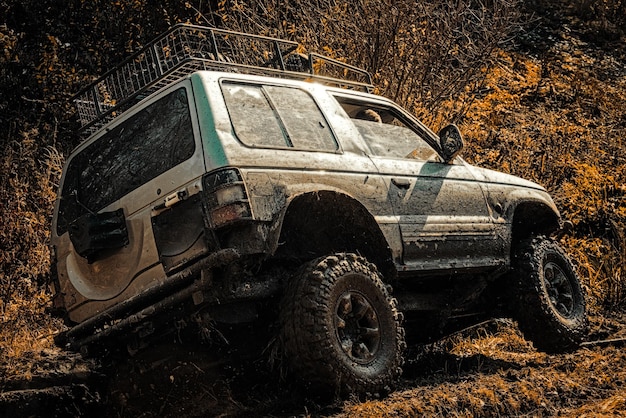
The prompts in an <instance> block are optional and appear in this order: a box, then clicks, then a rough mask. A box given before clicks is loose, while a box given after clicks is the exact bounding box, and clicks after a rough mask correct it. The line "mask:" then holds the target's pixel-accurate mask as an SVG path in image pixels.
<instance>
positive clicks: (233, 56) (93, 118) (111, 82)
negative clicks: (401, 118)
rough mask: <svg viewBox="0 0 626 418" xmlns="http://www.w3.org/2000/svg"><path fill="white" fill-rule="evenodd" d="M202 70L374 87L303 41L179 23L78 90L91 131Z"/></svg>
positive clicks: (84, 123)
mask: <svg viewBox="0 0 626 418" xmlns="http://www.w3.org/2000/svg"><path fill="white" fill-rule="evenodd" d="M199 70H216V71H229V72H237V73H246V74H257V75H269V76H274V77H283V78H292V79H300V80H314V81H318V82H320V83H324V84H327V85H331V86H337V87H343V88H350V89H357V90H363V91H370V90H371V89H372V88H373V86H372V79H371V76H370V74H369V73H368V72H367V71H365V70H362V69H360V68H357V67H354V66H351V65H348V64H345V63H343V62H341V61H338V60H335V59H332V58H328V57H325V56H323V55H319V54H315V53H310V54H308V55H307V54H304V53H302V48H301V47H300V46H299V44H298V43H296V42H292V41H286V40H281V39H275V38H270V37H266V36H259V35H251V34H246V33H240V32H233V31H228V30H221V29H213V28H209V27H204V26H196V25H188V24H178V25H176V26H173V27H172V28H171V29H169V30H168V31H167V32H165V33H163V34H162V35H160V36H159V37H157V38H156V39H154V40H153V41H151V42H150V43H148V45H146V46H145V47H144V48H143V49H141V50H140V51H139V52H137V53H135V54H134V55H132V56H131V57H129V58H128V59H126V60H125V61H123V62H122V63H121V64H119V65H117V66H116V67H115V68H113V69H111V70H110V71H108V72H107V73H105V74H104V75H103V76H102V77H100V78H98V79H97V80H96V81H94V82H93V83H92V84H90V85H89V86H88V87H86V88H85V89H83V90H81V91H80V92H79V93H78V94H76V96H74V103H75V105H76V108H77V111H78V117H79V120H80V123H81V128H80V132H81V133H82V134H83V135H84V136H89V135H91V134H93V133H94V132H96V131H97V130H98V129H100V128H101V127H102V126H104V125H105V124H106V123H108V122H109V121H111V120H113V119H114V118H115V117H116V116H119V115H120V114H122V113H123V112H124V111H125V110H127V109H129V108H130V107H131V106H132V105H134V104H135V103H137V102H138V101H140V100H141V99H143V98H145V97H147V96H149V95H150V94H152V93H154V92H156V91H158V90H160V89H161V88H163V87H165V86H167V85H169V84H171V83H173V82H175V81H177V80H179V79H180V78H182V77H184V76H185V75H187V74H190V73H193V72H195V71H199Z"/></svg>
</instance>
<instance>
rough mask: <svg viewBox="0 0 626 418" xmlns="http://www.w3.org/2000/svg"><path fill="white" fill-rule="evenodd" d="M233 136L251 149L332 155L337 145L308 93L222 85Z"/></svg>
mask: <svg viewBox="0 0 626 418" xmlns="http://www.w3.org/2000/svg"><path fill="white" fill-rule="evenodd" d="M222 91H223V93H224V99H225V101H226V107H227V108H228V113H229V115H230V118H231V121H232V124H233V128H234V130H235V135H237V138H239V140H240V141H241V142H243V143H244V144H246V145H248V146H253V147H269V148H296V149H301V150H315V151H335V150H337V148H338V147H337V142H336V141H335V138H334V136H333V134H332V132H331V130H330V127H329V126H328V123H327V122H326V119H324V116H323V115H322V112H321V111H320V109H319V107H317V104H315V101H314V100H313V98H312V97H311V96H309V94H308V93H306V92H305V91H303V90H300V89H297V88H292V87H278V86H260V85H247V84H238V83H231V82H224V83H222Z"/></svg>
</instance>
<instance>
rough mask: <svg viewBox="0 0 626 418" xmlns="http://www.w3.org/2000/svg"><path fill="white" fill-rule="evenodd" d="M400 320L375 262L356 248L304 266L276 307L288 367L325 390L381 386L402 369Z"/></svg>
mask: <svg viewBox="0 0 626 418" xmlns="http://www.w3.org/2000/svg"><path fill="white" fill-rule="evenodd" d="M400 322H401V314H400V313H398V311H397V309H396V301H395V299H393V298H392V297H391V296H390V295H389V292H388V290H387V287H386V286H385V284H384V283H383V282H382V280H381V278H380V276H379V274H378V272H377V270H376V267H375V266H374V265H373V264H371V263H369V262H368V261H367V260H366V259H365V258H363V257H359V256H357V255H355V254H336V255H332V256H328V257H322V258H319V259H317V260H314V261H312V262H310V263H307V264H306V265H304V266H303V268H302V269H301V270H300V272H299V274H298V275H297V276H296V277H294V278H293V279H292V280H291V282H290V283H289V284H288V286H287V289H286V291H285V295H284V298H283V303H282V306H281V324H282V341H283V347H284V351H285V354H286V356H287V360H288V363H289V365H290V369H291V371H292V372H294V373H295V374H296V377H298V378H299V379H300V380H303V381H304V382H305V383H306V384H308V385H310V386H312V387H313V388H317V389H321V390H323V391H326V392H328V391H329V390H330V391H332V392H342V393H349V392H355V393H366V392H371V393H373V392H378V391H381V390H388V389H389V387H390V386H391V385H392V384H393V383H394V381H395V380H396V379H397V378H398V376H399V375H400V373H401V372H402V371H401V369H400V367H401V365H402V362H403V359H402V355H403V351H404V349H405V347H406V344H405V342H404V329H403V328H402V326H401V324H400Z"/></svg>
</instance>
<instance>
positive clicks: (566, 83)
mask: <svg viewBox="0 0 626 418" xmlns="http://www.w3.org/2000/svg"><path fill="white" fill-rule="evenodd" d="M70 3H71V4H72V5H73V6H77V4H78V3H77V2H70ZM74 3H76V4H74ZM118 3H119V2H118ZM527 3H528V4H527V5H528V7H529V10H530V12H534V15H533V16H534V19H536V20H534V23H532V24H530V25H528V27H527V29H526V30H525V32H523V33H522V34H520V35H519V37H518V38H517V40H516V45H517V46H516V48H511V47H507V48H505V49H502V50H500V51H499V55H498V56H499V64H498V65H497V66H496V67H494V68H493V69H492V70H491V71H490V72H489V74H487V83H486V85H485V86H484V88H483V89H482V90H481V91H480V92H479V94H478V95H477V96H475V100H474V101H473V102H472V103H471V106H470V107H469V111H468V112H467V114H466V115H465V117H464V118H463V119H462V120H460V121H459V124H460V126H461V128H462V130H463V132H464V134H465V136H466V139H467V142H468V148H469V149H468V150H467V151H466V152H465V156H466V157H467V159H468V160H470V161H472V162H475V163H477V164H480V165H482V166H488V167H493V168H496V169H499V170H504V171H508V172H511V173H514V174H517V175H521V176H523V177H526V178H529V179H532V180H536V181H539V182H541V183H542V184H545V185H546V186H547V187H548V188H549V189H550V191H551V192H552V193H553V194H554V196H555V197H556V200H557V204H558V205H559V207H560V208H561V209H562V210H563V213H564V215H565V216H566V217H567V218H568V219H571V220H572V221H573V222H574V231H573V234H572V235H571V236H569V237H566V238H564V239H563V243H564V244H565V245H566V246H567V248H568V250H569V251H570V253H571V254H572V255H573V257H574V258H575V259H576V260H577V263H578V269H579V271H580V272H581V275H582V277H583V280H584V283H585V286H586V289H587V293H588V300H589V304H590V308H591V312H592V317H591V324H592V327H591V333H590V336H589V339H590V340H607V339H617V341H616V342H613V343H610V344H606V345H604V344H600V345H589V346H587V347H584V348H581V349H580V350H578V351H576V352H573V353H569V354H564V355H546V354H543V353H539V352H537V351H536V350H534V348H533V347H532V346H531V345H529V344H528V343H527V342H526V341H525V340H523V338H522V337H521V336H520V334H519V331H518V330H517V328H516V327H515V324H512V323H510V322H507V321H498V322H490V323H486V324H483V325H481V326H478V327H475V328H472V329H469V330H466V331H464V332H462V333H459V334H457V335H454V336H452V337H449V338H446V339H444V340H443V341H441V342H439V343H437V344H435V345H432V346H426V347H413V348H412V349H411V350H410V351H409V353H408V354H407V364H406V365H405V367H404V370H405V373H404V376H403V378H402V380H401V382H400V383H399V386H398V388H397V390H396V391H395V392H393V393H391V394H387V395H386V394H380V396H378V397H373V399H349V400H336V401H334V402H321V401H319V400H316V399H312V398H310V397H309V396H308V394H307V393H306V391H303V390H301V389H299V388H297V387H293V385H292V384H291V382H286V381H282V380H281V379H280V378H278V377H277V375H278V374H279V373H278V370H279V369H280V367H279V365H277V366H276V367H275V370H273V371H270V370H269V367H268V366H267V361H268V359H267V356H252V357H250V356H248V355H247V353H241V352H238V351H236V350H234V349H233V348H231V347H227V346H207V345H201V344H198V343H196V342H187V343H186V344H178V343H175V342H172V341H166V342H164V343H163V344H162V345H159V346H156V347H153V348H151V349H149V350H147V351H145V352H143V353H141V355H138V356H135V357H132V358H130V359H121V360H120V359H117V360H116V359H114V358H111V357H109V358H107V359H105V360H104V361H101V362H94V361H86V360H84V359H82V358H81V357H80V356H78V355H73V354H68V353H63V352H61V351H60V350H59V349H57V348H53V347H52V344H51V333H52V332H55V331H56V330H58V329H60V328H61V327H62V326H61V325H60V324H59V322H56V321H54V320H52V319H51V318H50V317H49V315H48V314H47V313H46V311H45V308H46V306H47V305H48V304H49V294H47V293H46V291H45V289H44V288H43V287H40V286H39V285H40V284H41V283H43V282H45V277H46V275H47V272H46V271H45V268H43V267H41V266H44V267H45V266H46V263H45V262H44V261H41V260H43V259H45V258H46V257H47V254H45V252H41V253H39V252H37V251H33V250H32V249H31V248H40V247H42V246H43V248H45V239H46V234H45V232H42V231H45V227H46V226H47V225H46V222H47V220H46V217H47V212H46V210H47V209H39V210H38V211H36V212H33V213H35V214H36V216H35V215H33V216H32V217H24V216H21V217H20V219H19V222H21V224H20V225H21V227H20V231H22V232H21V233H20V234H21V235H18V236H12V237H8V238H11V241H9V240H8V238H7V237H4V236H3V237H2V238H3V241H2V243H3V244H2V245H3V247H2V248H1V249H2V251H3V253H2V257H4V258H7V259H8V258H11V259H13V260H16V259H20V260H21V259H24V257H23V256H21V255H20V254H21V253H20V251H22V252H25V253H29V256H30V257H31V258H32V259H34V261H32V263H33V264H32V265H27V264H20V263H16V262H14V263H13V264H12V267H11V270H10V271H9V270H8V269H7V270H6V271H2V275H3V278H4V274H7V275H8V274H9V273H10V274H12V275H13V276H12V277H20V278H22V277H28V278H29V279H28V280H29V281H28V283H24V282H25V281H26V279H24V280H23V281H22V282H21V284H20V286H24V287H23V289H26V290H28V289H31V290H28V291H29V292H30V293H26V294H28V295H31V297H28V298H24V299H25V300H24V301H23V302H22V303H21V304H20V305H19V308H12V307H11V306H13V305H9V304H8V303H7V302H6V301H4V300H3V305H2V309H1V312H2V315H3V326H4V327H5V329H11V335H5V334H3V335H2V336H1V338H0V340H1V341H2V344H0V376H2V377H1V378H0V391H1V392H2V393H0V416H31V415H35V416H37V415H40V416H41V415H46V416H54V415H56V416H79V415H89V416H98V415H100V416H128V417H130V416H144V417H152V416H155V417H156V416H159V417H161V416H178V417H180V416H255V415H256V416H341V417H343V416H359V417H360V416H371V417H374V416H375V417H380V416H416V415H417V416H419V415H427V416H442V417H443V416H446V417H448V416H459V417H461V416H462V417H465V416H467V417H469V416H594V417H595V416H624V415H626V393H625V392H624V389H623V387H624V385H626V354H624V353H625V351H624V349H623V347H622V342H621V340H620V338H623V337H626V317H625V316H624V314H622V313H621V312H622V311H623V309H624V305H623V304H624V291H625V289H626V286H624V283H625V281H624V279H623V278H622V275H623V274H624V271H626V265H625V264H624V260H625V259H626V244H625V243H624V220H625V219H626V207H625V205H624V202H625V194H626V186H625V181H626V171H625V170H626V147H625V146H624V143H623V138H624V136H625V134H626V40H625V38H624V36H623V33H624V28H621V29H620V28H619V27H617V28H616V27H613V26H611V24H612V23H611V21H607V20H606V19H604V21H603V20H602V19H601V18H600V17H602V16H600V17H599V18H598V19H597V21H596V20H592V21H591V23H589V22H588V21H586V20H584V19H582V20H581V18H580V16H581V13H582V14H583V15H584V12H585V10H584V9H583V7H582V4H583V3H585V2H555V3H554V4H555V5H556V4H557V3H559V4H560V5H561V6H563V5H564V4H567V5H569V6H568V7H570V9H567V10H566V9H562V10H561V9H559V6H558V5H557V6H552V7H547V6H545V5H543V6H542V2H539V1H536V2H527ZM604 3H606V2H604ZM168 4H169V3H168ZM5 6H6V4H5V2H0V7H5ZM73 6H72V7H73ZM574 6H578V7H580V10H574V9H572V8H574ZM7 7H8V6H7ZM72 7H68V10H74V9H72ZM563 7H565V6H563ZM13 10H14V9H13ZM618 10H622V11H623V9H618ZM53 12H54V10H53ZM56 12H58V13H62V12H61V11H58V10H56ZM155 13H156V12H155ZM159 13H160V12H159ZM589 13H591V10H590V11H589ZM23 15H24V16H26V17H32V16H33V13H30V14H29V13H27V12H26V11H23ZM155 19H156V18H155ZM131 21H132V20H131ZM607 22H608V23H607ZM621 22H623V19H622V20H621ZM132 23H133V24H137V22H132ZM59 24H60V23H59V22H55V21H53V20H50V19H48V18H46V19H43V18H41V20H40V21H31V20H25V21H24V22H23V25H24V26H28V27H29V28H30V30H34V29H33V28H35V27H37V26H38V25H40V26H42V27H45V26H46V25H53V26H54V25H59ZM594 25H596V26H594ZM603 25H604V26H603ZM95 26H96V27H97V28H98V30H102V31H103V34H105V33H108V32H115V30H116V28H113V27H100V26H98V25H97V24H95ZM131 26H132V25H131ZM88 27H89V24H88V23H85V24H84V26H83V27H74V28H73V29H74V30H75V31H76V32H81V31H85V30H87V28H88ZM132 27H133V28H135V27H138V26H132ZM598 28H599V29H598ZM0 29H3V30H2V33H3V35H2V36H3V39H2V42H3V46H4V47H5V48H4V51H3V53H4V54H5V56H8V55H10V54H11V53H12V50H11V48H10V46H11V45H13V44H12V43H11V42H13V40H14V41H15V44H17V37H18V36H17V35H16V34H13V35H11V34H10V31H9V30H4V29H6V28H0ZM118 29H119V28H118ZM47 30H52V29H51V28H49V27H47ZM137 30H140V29H137ZM107 31H108V32H107ZM118 36H119V35H118ZM12 37H13V38H15V39H13V38H12ZM44 41H45V39H44V38H41V39H40V40H39V41H38V42H40V43H39V47H41V48H43V49H45V51H43V52H44V58H45V60H43V61H41V62H39V63H38V64H39V65H38V67H37V68H34V67H35V65H33V68H28V69H27V70H28V71H32V72H33V73H31V74H35V73H36V74H37V75H38V76H40V77H42V79H45V80H46V81H45V83H44V85H38V86H39V87H41V88H42V89H43V90H44V91H45V94H44V95H41V94H40V92H37V91H35V90H36V89H35V88H34V87H32V86H31V87H28V88H27V89H25V90H19V89H14V90H15V91H13V90H12V91H11V92H10V94H9V93H3V94H4V97H5V98H7V97H10V99H11V103H13V105H9V104H8V102H7V101H6V100H5V101H2V103H0V104H1V106H0V110H2V112H3V116H0V121H1V122H2V124H3V126H2V128H3V130H2V132H3V133H4V132H7V137H6V138H9V137H11V138H16V137H17V136H18V132H19V141H18V140H17V139H12V140H11V141H9V140H8V139H6V138H5V137H2V138H0V139H2V141H3V144H2V145H3V150H4V151H5V152H4V156H3V157H4V159H3V169H5V168H6V167H9V165H10V167H9V169H7V170H8V171H10V172H11V173H13V174H11V175H10V176H7V177H4V178H3V179H2V180H3V185H2V187H3V189H2V190H0V192H2V193H0V197H2V199H1V200H2V201H3V202H7V203H6V207H5V210H6V211H7V212H8V211H9V210H15V211H16V213H17V210H18V209H20V210H21V209H22V208H24V207H26V206H27V205H32V202H31V201H27V199H29V198H32V195H31V196H30V197H28V196H23V195H21V194H17V195H15V193H11V194H10V193H8V192H7V190H31V191H32V190H34V188H33V187H32V185H29V184H27V180H25V178H24V176H23V175H22V174H23V173H24V172H25V171H31V172H38V173H40V175H39V176H38V177H36V178H35V179H31V181H32V182H35V181H36V182H38V184H40V185H46V187H43V186H42V187H40V188H39V189H38V190H39V191H38V192H37V193H38V194H36V196H35V204H34V205H35V206H37V205H39V206H41V207H46V205H49V202H50V201H51V200H50V195H52V194H53V193H54V190H53V186H54V179H55V178H57V177H55V176H58V173H55V172H54V169H55V167H56V169H58V166H59V165H58V164H59V160H62V157H61V156H60V152H59V151H58V150H57V149H56V148H55V147H47V148H44V149H38V148H36V141H40V140H45V143H48V144H51V145H53V144H56V145H57V147H58V148H59V149H62V150H64V149H65V148H69V147H70V145H71V144H65V143H62V141H60V140H59V139H58V138H57V135H58V129H62V130H63V129H69V127H68V125H67V123H66V122H64V121H63V120H56V119H55V117H57V116H58V115H60V114H63V115H66V114H67V113H68V112H69V111H63V112H58V110H56V111H52V110H51V106H52V105H51V103H53V102H54V103H58V102H59V101H61V100H67V97H64V98H59V97H56V98H54V97H51V96H50V94H51V92H53V91H54V89H57V90H58V91H64V92H65V91H66V90H70V89H69V88H67V89H66V87H67V85H68V84H70V85H79V84H80V82H81V79H83V78H85V77H86V75H85V74H84V73H81V74H75V78H63V77H61V76H60V74H61V73H60V72H59V71H58V68H56V67H55V65H58V64H59V61H58V60H55V56H56V57H57V58H58V57H61V56H64V55H72V54H76V57H77V59H78V60H81V61H83V62H87V61H88V60H89V58H88V51H89V49H90V48H105V47H106V45H105V44H106V42H108V40H107V39H104V38H103V40H102V41H101V42H100V43H98V44H97V45H77V44H75V43H73V42H71V43H70V42H68V41H67V40H66V39H56V40H55V39H52V40H49V41H50V42H49V43H46V42H44ZM30 46H31V47H32V48H36V47H37V42H34V41H33V43H32V45H30ZM132 47H133V46H132V45H129V48H132ZM55 48H56V49H55ZM78 49H80V50H81V51H82V50H84V51H82V52H80V51H78ZM85 51H87V52H85ZM7 54H8V55H7ZM22 59H26V58H25V57H22ZM89 64H90V65H91V66H92V67H91V68H92V69H94V71H96V70H95V69H96V67H99V66H103V64H102V63H99V62H93V63H89ZM6 65H7V67H5V68H9V67H12V66H18V65H19V63H18V62H14V61H11V62H10V63H9V64H6ZM86 67H87V65H85V66H84V67H83V68H86ZM25 71H26V70H25ZM3 74H14V73H13V72H11V71H8V72H5V73H3ZM18 74H20V72H18ZM46 77H47V78H46ZM4 81H5V84H8V83H7V82H6V80H4ZM23 81H24V80H20V79H15V80H13V81H12V83H14V85H20V83H22V82H23ZM46 83H47V84H46ZM62 87H63V88H62ZM7 91H8V90H7ZM3 92H4V90H3ZM44 98H45V100H44ZM55 101H56V102H55ZM29 106H30V107H29ZM20 114H23V115H28V116H29V118H30V119H28V122H27V123H24V121H23V120H22V121H17V117H18V116H17V115H20ZM7 115H8V116H7ZM51 115H53V116H51ZM54 115H56V116H54ZM55 120H56V124H55ZM64 123H66V124H65V125H64ZM18 125H19V129H18ZM5 128H6V129H5ZM7 144H8V145H7ZM9 157H10V158H9ZM11 158H12V159H11ZM42 161H44V162H46V163H45V164H38V162H39V163H41V162H42ZM46 169H47V171H46ZM5 181H6V183H5ZM7 184H10V185H11V187H13V189H9V188H8V187H7V186H6V185H7ZM24 193H25V192H24ZM20 213H21V212H20ZM5 219H11V220H10V221H5V222H16V223H17V222H18V220H17V217H16V218H5ZM9 242H10V245H9V244H8V243H9ZM30 242H35V244H33V246H32V247H29V246H28V245H27V243H30ZM42 243H43V244H42ZM18 256H19V257H18ZM3 265H5V264H3ZM33 266H38V268H33ZM39 267H41V268H39ZM38 278H39V279H38ZM38 280H39V281H41V283H38ZM3 284H4V282H3ZM32 289H35V290H32ZM26 290H25V292H26ZM32 295H35V296H32ZM26 299H27V300H26ZM12 309H14V310H12ZM33 323H37V324H39V325H40V326H39V328H37V327H33V326H32V324H33ZM25 341H28V342H25ZM33 341H35V342H36V343H33ZM40 347H47V348H46V349H45V350H40V349H39V348H40ZM33 348H34V351H32V350H33ZM276 369H278V370H276ZM51 411H54V412H51Z"/></svg>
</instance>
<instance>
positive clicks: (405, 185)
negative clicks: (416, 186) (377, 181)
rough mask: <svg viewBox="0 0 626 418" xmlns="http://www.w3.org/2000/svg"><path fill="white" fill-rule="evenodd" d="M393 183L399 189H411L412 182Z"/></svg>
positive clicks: (395, 180)
mask: <svg viewBox="0 0 626 418" xmlns="http://www.w3.org/2000/svg"><path fill="white" fill-rule="evenodd" d="M391 182H392V183H393V185H394V186H396V187H397V188H398V189H408V188H409V187H411V180H409V179H391Z"/></svg>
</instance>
